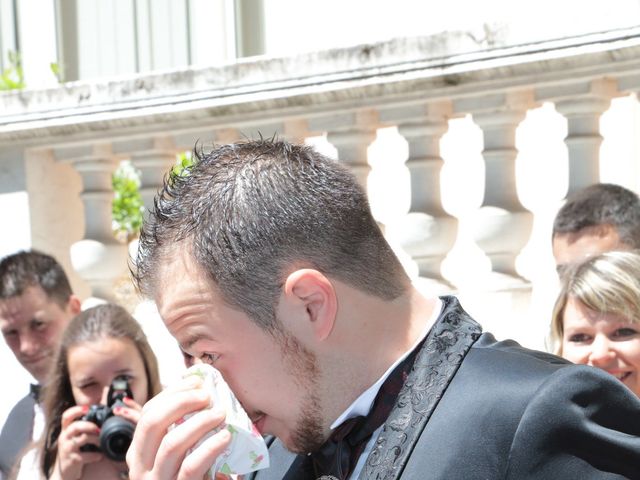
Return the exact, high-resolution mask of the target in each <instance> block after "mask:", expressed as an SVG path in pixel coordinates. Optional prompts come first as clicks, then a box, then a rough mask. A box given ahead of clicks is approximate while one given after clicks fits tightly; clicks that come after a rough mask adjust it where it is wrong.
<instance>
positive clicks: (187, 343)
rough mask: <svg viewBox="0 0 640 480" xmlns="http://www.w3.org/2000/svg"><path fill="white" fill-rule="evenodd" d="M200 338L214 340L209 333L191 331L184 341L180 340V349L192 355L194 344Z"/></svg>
mask: <svg viewBox="0 0 640 480" xmlns="http://www.w3.org/2000/svg"><path fill="white" fill-rule="evenodd" d="M200 340H212V339H211V338H210V337H208V336H207V335H203V334H201V333H191V334H189V335H187V336H186V337H185V338H184V339H183V341H182V342H180V349H181V350H182V351H183V352H185V353H188V354H190V355H191V353H190V350H191V347H193V345H194V344H195V343H196V342H198V341H200Z"/></svg>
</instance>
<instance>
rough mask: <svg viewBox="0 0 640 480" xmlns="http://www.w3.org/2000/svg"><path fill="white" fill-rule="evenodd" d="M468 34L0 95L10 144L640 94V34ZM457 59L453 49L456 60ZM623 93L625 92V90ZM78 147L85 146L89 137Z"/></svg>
mask: <svg viewBox="0 0 640 480" xmlns="http://www.w3.org/2000/svg"><path fill="white" fill-rule="evenodd" d="M474 45H475V46H476V48H477V46H478V44H477V43H474V42H473V41H472V40H471V39H470V38H469V37H465V34H464V33H455V34H447V35H444V34H443V35H439V36H438V35H436V36H431V37H425V38H409V39H396V40H391V41H388V42H381V43H377V44H372V45H361V46H358V47H350V48H344V49H334V50H329V51H324V52H318V53H309V54H301V55H297V56H294V57H287V58H259V57H258V58H255V59H250V60H245V61H241V62H237V63H234V64H231V65H225V66H221V67H213V68H207V69H199V70H195V69H192V70H182V71H174V72H161V73H155V74H152V75H139V76H135V77H131V78H125V79H114V80H111V81H107V82H99V83H79V82H76V83H69V84H63V85H61V86H60V87H59V88H56V89H47V90H24V91H16V92H9V93H4V94H0V112H1V113H0V145H2V144H7V143H10V142H15V141H16V140H20V141H22V142H26V144H29V145H39V144H43V143H46V142H48V141H50V140H51V137H54V138H55V137H61V136H65V137H68V136H69V134H76V135H79V136H80V137H83V138H84V137H91V136H92V133H96V134H103V133H104V132H105V131H109V134H110V135H113V136H119V135H123V136H132V135H135V134H136V133H140V134H142V133H144V132H148V131H150V130H151V129H163V126H170V129H171V130H172V131H176V130H179V129H180V127H181V124H184V126H185V128H186V125H187V124H189V125H191V124H192V123H193V121H194V120H201V121H203V122H205V123H206V124H207V125H210V126H212V127H215V126H228V125H236V124H239V125H241V124H242V123H244V122H249V123H254V124H255V123H256V122H260V121H261V120H265V121H266V120H269V119H272V118H274V117H277V118H279V119H282V118H283V117H294V116H298V115H303V116H304V117H309V116H311V115H322V114H323V113H327V112H333V111H335V110H336V109H353V108H362V107H366V106H376V107H381V106H385V105H389V106H396V105H402V104H410V103H413V102H415V101H420V100H421V101H425V100H435V99H439V98H461V97H465V96H478V95H487V94H490V93H494V92H505V90H510V89H516V88H520V87H523V86H526V85H531V84H535V86H536V88H537V90H538V91H537V94H536V98H537V99H538V100H544V99H545V96H552V94H550V93H549V94H546V93H545V92H544V86H545V85H553V86H554V88H553V91H554V92H555V91H557V85H558V84H559V83H560V84H568V83H576V82H584V81H590V80H591V79H594V78H598V77H602V76H603V75H607V74H608V75H611V73H612V72H615V77H616V79H617V80H618V84H619V89H620V90H625V89H630V90H632V91H633V90H635V89H636V88H638V87H640V75H638V73H637V70H638V67H639V66H640V27H635V28H627V29H621V30H616V31H612V32H606V33H598V34H590V35H584V36H580V37H573V38H567V39H560V40H552V41H545V42H538V43H533V44H527V45H520V46H510V47H499V48H492V49H484V50H481V51H473V52H472V51H469V50H471V49H472V48H473V46H474ZM447 52H453V53H452V54H450V55H447ZM621 87H622V88H621ZM79 139H80V138H79Z"/></svg>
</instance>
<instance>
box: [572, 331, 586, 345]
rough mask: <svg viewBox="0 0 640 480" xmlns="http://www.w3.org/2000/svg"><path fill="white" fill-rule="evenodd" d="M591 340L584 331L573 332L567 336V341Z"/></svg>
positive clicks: (581, 341)
mask: <svg viewBox="0 0 640 480" xmlns="http://www.w3.org/2000/svg"><path fill="white" fill-rule="evenodd" d="M589 340H591V337H590V336H589V335H587V334H585V333H574V334H573V335H571V336H570V337H569V341H570V342H572V343H586V342H588V341H589Z"/></svg>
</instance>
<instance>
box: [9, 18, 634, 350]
mask: <svg viewBox="0 0 640 480" xmlns="http://www.w3.org/2000/svg"><path fill="white" fill-rule="evenodd" d="M639 88H640V28H634V29H626V30H619V31H614V32H607V33H602V34H594V35H585V36H582V37H576V38H569V39H563V40H555V41H548V42H542V43H536V44H533V45H522V46H509V47H507V46H505V47H498V48H492V49H483V48H482V45H475V44H470V43H469V40H468V39H467V40H466V41H464V37H463V36H460V35H455V34H450V35H446V34H444V35H440V36H434V37H428V38H414V39H397V40H393V41H389V42H383V43H379V44H373V45H366V46H358V47H352V48H345V49H337V50H329V51H324V52H319V53H313V54H303V55H298V56H294V57H288V58H255V59H248V60H243V61H240V62H238V63H235V64H230V65H224V66H219V67H212V68H207V69H199V70H184V71H178V72H169V73H163V74H154V75H146V76H138V77H132V78H125V79H119V80H112V81H104V82H102V83H77V84H74V83H71V84H65V85H62V86H60V87H59V88H56V89H50V90H39V91H28V90H25V91H15V92H8V93H4V94H2V95H0V170H1V171H2V172H6V174H7V176H6V178H16V177H17V178H20V179H21V180H20V182H22V183H23V184H24V189H26V190H27V192H28V194H29V197H30V198H33V199H34V201H33V202H32V203H31V205H32V208H31V215H32V220H31V225H32V230H33V232H34V235H32V238H33V244H34V247H36V248H41V249H44V250H46V251H49V252H52V253H54V254H56V255H57V256H58V257H59V258H61V259H62V260H63V263H65V262H66V263H69V264H70V265H72V266H73V268H74V269H75V271H76V272H77V274H78V277H75V278H74V282H75V285H76V286H77V287H78V288H77V289H78V290H79V291H81V292H83V293H84V294H85V295H93V296H97V297H103V298H113V296H114V295H113V290H112V286H113V282H114V281H116V280H117V279H118V278H120V277H121V276H122V275H124V274H125V272H126V269H127V262H126V252H127V250H126V247H125V246H124V245H122V244H119V243H118V242H117V241H116V240H115V239H114V238H113V236H112V235H111V233H110V232H111V219H110V210H111V195H112V192H111V186H110V185H111V184H110V178H111V177H110V175H111V173H112V171H113V170H114V169H115V168H116V166H117V162H118V161H119V160H122V159H130V160H131V161H132V163H133V164H134V165H135V166H136V167H137V168H138V169H139V170H140V171H141V172H142V187H141V191H142V195H143V199H144V204H145V206H147V207H149V206H150V205H151V202H152V198H153V195H154V194H155V191H156V190H157V188H158V187H159V185H160V184H161V179H162V176H163V175H164V174H165V172H166V171H167V170H168V169H169V168H170V166H171V164H172V163H173V161H174V159H175V155H176V154H177V153H178V152H180V151H184V150H187V149H191V148H192V147H193V145H194V144H195V142H196V141H198V142H199V143H200V144H202V145H203V146H204V147H205V148H206V147H207V145H211V144H212V143H213V142H214V141H215V142H219V143H220V142H229V141H234V140H237V139H241V138H242V137H243V136H249V137H250V136H254V135H257V134H258V133H261V134H262V135H263V136H265V137H267V136H271V135H274V134H277V135H279V136H281V137H283V138H288V139H291V140H295V141H303V140H304V139H305V138H311V137H314V138H317V137H319V136H323V137H324V138H325V141H326V142H328V143H329V144H331V145H332V146H333V148H334V149H335V151H337V159H338V161H340V162H343V163H345V164H346V165H348V166H349V167H350V168H351V169H352V170H353V172H354V173H355V175H356V176H357V178H358V179H359V181H360V182H361V183H362V184H363V185H365V186H366V185H368V181H369V180H370V172H371V165H370V162H369V160H370V158H369V157H370V152H371V149H372V148H373V147H374V146H375V145H374V144H375V143H376V141H377V140H376V139H377V134H378V133H379V132H380V131H381V130H380V129H384V128H388V127H397V134H398V135H399V136H400V138H401V139H402V141H403V142H404V143H405V144H406V146H407V154H406V158H405V160H406V161H405V162H404V163H403V164H401V168H405V169H406V171H407V172H408V179H409V181H408V182H407V184H406V185H405V186H402V185H401V186H399V187H398V188H399V189H400V191H402V190H403V189H404V190H406V189H410V193H409V194H408V199H409V204H408V205H407V208H406V209H405V210H404V211H398V212H397V214H396V215H394V216H393V219H392V220H393V221H387V222H384V223H385V224H384V225H383V227H384V228H385V229H386V230H385V231H386V232H387V233H388V235H389V237H390V238H393V239H394V242H395V245H396V246H397V247H398V248H399V249H400V251H401V253H402V254H403V255H405V256H408V257H411V259H412V261H413V262H415V263H413V266H414V267H415V274H416V275H419V276H420V277H421V278H422V279H426V280H428V282H431V283H429V285H431V286H437V287H438V289H439V290H438V291H443V290H444V291H451V290H454V291H455V290H458V291H459V293H461V294H462V295H464V293H465V290H464V286H463V285H462V283H460V282H457V281H455V279H456V278H462V277H464V276H465V275H464V274H463V272H460V271H458V272H457V273H458V274H457V275H449V276H447V275H446V274H445V270H446V268H445V263H446V261H447V258H449V257H451V254H452V253H453V251H454V250H455V248H456V245H457V244H456V242H458V243H459V241H460V239H461V238H462V235H463V234H465V232H466V233H467V234H468V235H469V238H470V239H471V241H473V242H474V245H475V246H476V247H479V249H480V251H481V252H480V253H481V255H484V258H485V259H488V265H489V270H490V271H488V272H485V273H486V274H495V275H493V277H492V278H493V279H494V280H495V279H499V281H497V283H496V282H493V281H492V282H488V283H482V284H480V285H479V287H480V290H481V291H484V290H486V289H493V290H494V291H496V292H504V291H512V292H513V291H520V292H524V295H525V296H526V298H527V299H530V298H531V278H530V277H531V275H529V278H527V275H523V274H522V272H521V271H520V269H519V268H518V258H519V257H520V256H521V253H522V251H523V248H525V246H526V245H527V244H528V242H530V240H531V237H532V229H533V227H534V224H535V220H536V216H535V214H534V213H533V212H532V211H531V210H530V209H528V208H527V207H525V206H524V205H523V202H522V200H521V198H520V192H519V185H521V183H522V182H523V181H524V182H526V179H524V180H520V179H519V177H518V174H517V171H518V161H517V159H518V156H519V153H520V152H519V150H518V146H517V138H516V137H517V131H518V128H519V126H520V125H521V123H522V122H523V120H525V118H527V115H528V114H529V113H530V112H531V111H533V110H535V109H537V108H539V107H541V106H543V105H547V104H549V102H551V104H553V106H554V108H555V111H556V113H557V114H558V115H562V116H563V117H564V118H565V119H566V124H567V136H566V138H565V140H564V143H565V145H566V150H567V154H568V165H569V167H568V177H567V178H568V182H567V189H566V191H573V190H575V189H577V188H580V187H582V186H584V185H587V184H590V183H593V182H596V181H598V180H599V179H600V174H599V171H600V170H599V169H600V145H601V143H602V135H601V132H600V117H601V116H602V114H603V113H604V112H605V111H607V109H608V108H609V106H610V104H611V101H612V99H614V98H618V97H623V96H628V95H631V94H635V93H636V92H637V91H638V90H639ZM463 118H467V119H468V118H470V119H471V120H472V122H473V123H474V124H475V127H476V128H479V129H480V131H481V133H482V135H481V136H482V143H483V147H482V148H481V151H479V154H481V156H482V157H481V158H482V160H483V166H484V177H481V176H479V177H478V178H473V179H472V180H473V181H474V182H477V183H479V184H483V185H484V194H483V196H482V199H481V201H480V204H479V205H477V208H476V209H475V211H474V212H473V214H471V215H467V216H466V217H465V218H462V217H459V216H456V215H454V214H453V213H452V212H451V211H450V210H447V209H446V208H445V206H446V205H445V202H444V194H443V193H442V192H441V177H442V174H443V167H444V165H446V163H447V159H443V155H442V153H441V148H440V147H441V141H442V140H443V138H444V136H446V135H449V133H450V132H451V128H450V126H451V125H453V122H454V121H456V120H459V119H463ZM465 141H466V140H465V139H462V142H463V143H464V142H465ZM544 141H546V139H544V138H541V139H540V142H544ZM637 160H638V159H636V161H637ZM40 169H46V171H47V172H50V173H51V174H52V175H53V174H54V175H56V176H57V178H56V179H55V181H47V180H46V178H43V175H42V174H41V170H40ZM554 174H555V173H554ZM3 175H4V173H3ZM65 178H66V179H67V180H68V181H67V180H65ZM20 182H19V183H20ZM0 186H1V187H2V189H3V191H8V190H9V189H10V185H6V184H3V185H0ZM17 188H22V187H17ZM69 188H71V190H72V191H74V192H75V194H74V195H69ZM540 188H541V189H542V190H544V189H545V186H544V185H540ZM78 194H79V195H78ZM373 194H374V193H373V192H372V195H373ZM465 194H466V192H465V191H464V190H462V191H460V192H458V195H460V196H464V195H465ZM374 200H376V201H377V203H384V202H385V201H386V200H385V199H373V198H372V203H374ZM558 200H560V198H559V199H558ZM59 210H64V211H65V212H67V215H64V216H61V215H59V214H55V212H57V211H59ZM547 220H548V219H547ZM79 225H80V226H81V227H79ZM79 230H82V232H80V231H79ZM49 231H50V232H60V234H59V235H57V234H56V235H55V238H52V236H51V235H47V234H44V233H43V232H49ZM531 255H532V256H535V255H536V252H533V253H532V254H531ZM547 255H548V252H547ZM547 260H548V258H547ZM464 268H471V267H470V264H466V265H464ZM469 298H470V302H471V303H472V304H473V302H474V299H473V296H472V295H470V296H469ZM485 300H486V299H485ZM527 301H529V300H527ZM520 303H522V300H521V299H520V297H518V299H517V300H513V297H511V304H512V306H513V305H515V304H518V305H520ZM491 308H492V305H491V304H490V302H489V303H488V304H487V303H486V302H485V307H478V310H477V311H478V312H480V315H482V314H487V315H489V314H490V309H491ZM518 308H519V307H518ZM544 322H546V320H544V319H543V321H541V323H544ZM489 323H490V322H489ZM540 328H542V327H540ZM507 333H513V332H507ZM525 343H526V342H525Z"/></svg>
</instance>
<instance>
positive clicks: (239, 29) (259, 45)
mask: <svg viewBox="0 0 640 480" xmlns="http://www.w3.org/2000/svg"><path fill="white" fill-rule="evenodd" d="M235 19H236V55H237V56H238V57H253V56H256V55H262V54H264V53H265V51H266V47H265V43H266V42H265V31H266V29H265V18H264V0H235Z"/></svg>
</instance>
